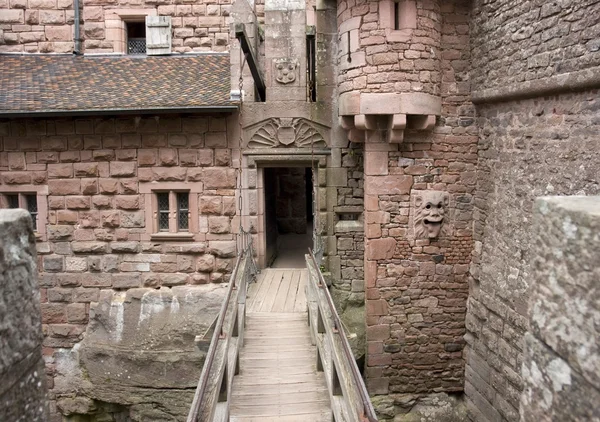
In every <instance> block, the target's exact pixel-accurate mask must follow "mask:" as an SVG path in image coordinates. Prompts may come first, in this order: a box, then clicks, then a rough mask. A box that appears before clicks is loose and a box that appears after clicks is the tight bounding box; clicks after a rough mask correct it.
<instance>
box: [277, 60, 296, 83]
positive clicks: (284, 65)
mask: <svg viewBox="0 0 600 422" xmlns="http://www.w3.org/2000/svg"><path fill="white" fill-rule="evenodd" d="M296 67H298V65H297V63H296V62H295V61H294V60H292V59H277V60H275V71H276V73H275V79H276V80H277V82H279V83H280V84H284V85H285V84H289V83H292V82H294V81H295V80H296Z"/></svg>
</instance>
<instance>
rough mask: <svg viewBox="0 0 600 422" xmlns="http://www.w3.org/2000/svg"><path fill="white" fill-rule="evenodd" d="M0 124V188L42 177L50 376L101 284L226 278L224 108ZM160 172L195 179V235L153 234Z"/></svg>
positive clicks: (230, 242)
mask: <svg viewBox="0 0 600 422" xmlns="http://www.w3.org/2000/svg"><path fill="white" fill-rule="evenodd" d="M0 135H1V137H0V145H1V148H0V193H2V192H7V191H8V192H10V191H11V190H26V191H31V190H35V189H36V188H38V187H44V188H46V189H47V196H46V195H45V194H43V195H41V197H44V198H45V199H46V201H47V225H46V227H45V230H44V227H43V222H42V221H40V222H38V224H39V227H38V235H37V237H38V239H37V240H38V242H37V252H38V267H39V269H40V271H41V274H40V287H41V313H42V323H43V329H44V334H45V338H44V343H43V352H44V356H45V358H46V361H47V363H48V365H47V371H48V375H49V377H48V385H49V387H50V388H52V387H53V385H54V384H53V380H54V375H55V372H54V371H55V365H54V363H53V362H54V356H55V353H56V351H57V350H58V349H62V348H71V347H73V346H74V345H75V344H76V343H78V342H79V341H80V340H81V339H82V334H83V333H84V331H85V330H86V327H87V324H88V321H89V318H90V303H92V302H97V301H98V300H99V295H100V291H101V290H103V289H113V290H118V291H126V290H129V289H134V288H141V287H148V288H159V287H161V286H165V287H169V288H170V287H173V286H180V285H195V284H205V283H220V282H222V281H225V275H226V274H227V273H229V272H230V271H231V269H232V261H233V258H234V256H235V251H236V244H235V240H234V234H233V232H234V231H235V229H234V228H235V227H237V226H238V224H239V223H237V218H236V217H235V214H236V207H235V204H236V201H235V186H236V174H235V169H233V168H232V160H231V149H229V148H228V143H227V120H226V119H225V118H218V117H180V116H167V117H165V116H161V117H154V116H148V117H125V118H95V119H92V118H76V119H67V118H64V119H48V120H44V119H39V120H11V121H3V122H1V123H0ZM157 184H158V185H161V184H162V185H161V186H162V187H163V188H169V189H183V190H190V192H191V193H190V204H191V205H192V206H193V204H194V203H195V204H196V209H197V211H198V212H197V214H196V218H195V219H193V220H192V221H190V226H191V229H190V231H191V232H192V233H194V238H193V239H188V240H187V241H169V240H164V239H162V240H153V239H152V237H151V236H152V232H153V229H152V228H149V227H148V223H149V222H152V221H153V219H155V218H156V216H155V215H153V210H152V207H151V206H149V202H148V200H149V199H151V198H148V197H149V196H152V193H148V192H151V191H149V190H148V189H149V188H150V187H153V186H154V187H156V185H157ZM38 203H39V202H38ZM192 217H194V215H193V213H192ZM51 398H55V397H51Z"/></svg>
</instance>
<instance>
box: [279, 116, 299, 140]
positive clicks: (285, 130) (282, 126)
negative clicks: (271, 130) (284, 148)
mask: <svg viewBox="0 0 600 422" xmlns="http://www.w3.org/2000/svg"><path fill="white" fill-rule="evenodd" d="M277 139H278V140H279V142H281V143H282V144H283V145H291V144H293V143H294V141H295V140H296V131H295V129H294V126H293V119H290V118H287V119H286V118H283V117H282V118H280V119H279V128H278V129H277Z"/></svg>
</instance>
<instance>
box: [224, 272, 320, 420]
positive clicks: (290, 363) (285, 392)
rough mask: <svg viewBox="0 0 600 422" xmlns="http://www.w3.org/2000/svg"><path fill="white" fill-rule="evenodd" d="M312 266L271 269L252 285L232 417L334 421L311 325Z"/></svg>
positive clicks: (235, 379)
mask: <svg viewBox="0 0 600 422" xmlns="http://www.w3.org/2000/svg"><path fill="white" fill-rule="evenodd" d="M306 282H307V270H306V269H293V270H291V269H266V270H263V271H262V273H261V275H260V276H259V279H258V281H257V282H256V283H254V284H252V285H251V286H250V288H249V289H248V298H247V302H246V303H247V315H246V329H245V333H244V346H243V347H242V350H241V352H240V374H239V375H236V376H235V378H234V381H233V390H232V395H231V406H230V420H231V421H232V422H259V421H260V422H306V421H311V422H321V421H323V422H325V421H327V422H330V421H331V404H330V402H329V393H328V391H327V385H326V382H325V376H324V374H323V372H318V371H317V367H316V361H317V352H316V347H315V346H313V345H312V344H311V339H310V331H309V328H308V325H307V313H306V295H305V289H304V288H305V286H306Z"/></svg>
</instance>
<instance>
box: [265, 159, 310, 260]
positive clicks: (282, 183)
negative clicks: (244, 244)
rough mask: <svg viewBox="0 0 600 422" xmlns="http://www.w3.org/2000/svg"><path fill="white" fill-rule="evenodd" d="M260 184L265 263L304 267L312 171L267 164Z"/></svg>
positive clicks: (308, 236) (308, 239) (308, 231)
mask: <svg viewBox="0 0 600 422" xmlns="http://www.w3.org/2000/svg"><path fill="white" fill-rule="evenodd" d="M264 187H265V223H266V225H265V234H266V246H267V247H266V258H267V259H266V262H267V266H269V267H274V268H304V267H305V263H304V255H305V254H306V253H307V252H308V248H309V247H312V228H313V212H312V203H313V190H312V171H311V169H310V168H307V167H268V168H265V169H264Z"/></svg>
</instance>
